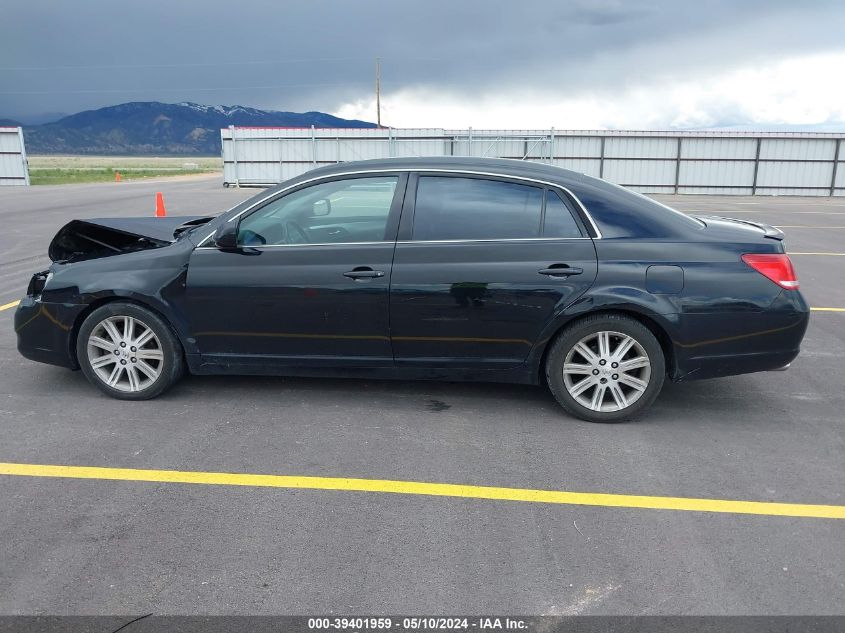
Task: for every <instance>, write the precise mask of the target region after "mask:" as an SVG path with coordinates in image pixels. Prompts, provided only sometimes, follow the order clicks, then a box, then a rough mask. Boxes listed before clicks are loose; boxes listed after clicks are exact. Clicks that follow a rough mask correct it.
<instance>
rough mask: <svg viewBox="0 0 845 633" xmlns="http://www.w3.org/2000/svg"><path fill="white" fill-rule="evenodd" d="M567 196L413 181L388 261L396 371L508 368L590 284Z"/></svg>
mask: <svg viewBox="0 0 845 633" xmlns="http://www.w3.org/2000/svg"><path fill="white" fill-rule="evenodd" d="M570 205H571V203H570V202H569V201H568V198H566V197H565V193H564V192H561V191H557V190H555V188H553V187H548V186H545V185H543V184H537V183H532V182H525V181H519V180H509V179H505V178H495V177H486V176H478V175H467V174H435V173H429V174H426V173H421V174H419V175H417V176H412V177H411V181H410V183H409V186H408V193H407V195H406V200H405V207H404V209H403V213H402V225H401V227H400V233H399V240H398V241H397V244H396V253H395V255H394V261H393V274H392V280H391V293H390V315H391V317H390V325H391V338H392V341H393V351H394V357H395V359H396V363H397V365H419V366H429V367H431V366H440V367H450V366H452V367H454V366H461V367H483V368H495V367H510V366H517V365H519V364H521V363H523V362H524V361H525V359H526V358H527V356H528V353H529V351H530V350H531V348H532V346H533V345H534V344H535V343H536V342H537V340H538V338H539V336H540V332H541V331H542V329H543V327H544V326H545V325H546V324H547V323H548V322H549V321H550V320H551V319H552V318H553V315H554V314H555V313H556V311H559V310H560V309H562V308H563V307H565V306H566V305H568V304H570V303H572V302H573V301H575V300H576V299H577V298H578V297H579V296H580V295H581V294H583V293H584V292H585V291H586V290H587V288H589V287H590V285H591V284H592V283H593V280H594V279H595V277H596V270H597V266H596V251H595V248H594V246H593V242H592V240H591V239H590V238H589V237H588V233H587V231H586V228H585V227H584V225H583V223H582V221H581V219H580V218H579V217H578V216H577V214H575V213H573V209H572V208H571V206H570Z"/></svg>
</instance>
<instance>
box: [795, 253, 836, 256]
mask: <svg viewBox="0 0 845 633" xmlns="http://www.w3.org/2000/svg"><path fill="white" fill-rule="evenodd" d="M787 255H789V256H790V257H792V256H793V255H829V256H830V257H845V253H787Z"/></svg>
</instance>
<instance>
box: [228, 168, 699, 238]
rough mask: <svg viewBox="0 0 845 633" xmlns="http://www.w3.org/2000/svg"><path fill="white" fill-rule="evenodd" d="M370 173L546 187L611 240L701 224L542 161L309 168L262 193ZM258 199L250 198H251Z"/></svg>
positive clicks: (680, 231) (685, 230) (679, 233)
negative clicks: (439, 174) (480, 178)
mask: <svg viewBox="0 0 845 633" xmlns="http://www.w3.org/2000/svg"><path fill="white" fill-rule="evenodd" d="M368 170H373V171H393V170H395V171H425V170H448V171H466V172H479V173H481V174H485V173H486V174H493V175H501V176H506V177H507V176H511V177H514V178H526V179H529V180H538V181H544V182H548V183H552V184H553V185H556V186H558V187H562V188H564V189H565V190H566V191H568V192H569V193H570V194H572V195H573V196H575V198H576V200H577V202H578V204H579V205H580V206H581V207H582V208H583V210H584V211H585V212H586V214H587V216H588V219H589V221H590V223H592V224H593V225H594V227H596V228H597V229H598V231H597V233H598V235H600V236H611V237H636V238H645V237H683V236H684V235H689V233H690V231H691V230H693V229H698V228H700V227H701V226H702V223H701V222H699V221H697V220H693V219H691V218H688V217H686V216H685V215H684V214H683V213H681V212H679V211H675V210H674V209H670V208H668V207H666V206H664V205H662V204H660V203H658V202H656V201H654V200H651V199H649V198H646V197H645V196H642V195H640V194H637V193H635V192H633V191H631V190H629V189H625V188H623V187H620V186H618V185H615V184H611V183H610V182H607V181H605V180H602V179H600V178H594V177H592V176H587V175H585V174H581V173H578V172H575V171H571V170H569V169H563V168H562V167H556V166H554V165H548V164H544V163H537V162H533V161H527V160H518V159H509V158H475V157H468V156H426V157H404V158H379V159H374V160H361V161H351V162H346V163H336V164H331V165H325V166H322V167H317V168H315V169H310V170H308V171H306V172H304V173H302V174H300V175H299V176H296V177H294V178H291V179H290V180H287V181H285V182H283V183H281V184H279V185H277V186H276V187H272V188H270V189H269V190H267V191H266V192H265V193H264V194H262V196H261V197H262V198H265V199H266V198H267V197H269V196H272V195H274V194H275V193H278V192H280V191H284V190H286V189H289V188H291V187H295V186H297V185H298V184H300V183H305V182H308V181H311V180H314V179H318V178H326V177H331V176H332V175H335V174H338V175H340V174H346V173H351V172H365V171H368ZM258 198H259V197H258V196H256V199H258ZM256 199H250V200H247V201H244V202H242V203H241V204H240V205H238V206H237V207H235V208H234V209H232V210H231V212H232V213H233V214H236V213H238V212H240V211H242V210H243V209H246V208H248V207H250V206H251V205H252V204H254V202H255V201H256Z"/></svg>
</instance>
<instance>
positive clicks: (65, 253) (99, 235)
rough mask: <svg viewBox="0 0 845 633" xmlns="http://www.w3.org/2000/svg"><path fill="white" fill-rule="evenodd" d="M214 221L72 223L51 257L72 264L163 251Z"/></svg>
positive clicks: (52, 244)
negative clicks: (180, 237)
mask: <svg viewBox="0 0 845 633" xmlns="http://www.w3.org/2000/svg"><path fill="white" fill-rule="evenodd" d="M211 219H212V218H210V217H202V216H189V217H185V216H182V217H168V218H106V219H98V220H72V221H71V222H68V223H67V224H66V225H64V226H63V227H62V228H61V229H60V230H59V232H58V233H56V236H55V237H54V238H53V241H52V242H50V247H49V248H48V250H47V254H48V255H49V256H50V259H51V260H52V261H54V262H63V263H71V262H78V261H84V260H88V259H98V258H100V257H109V256H112V255H120V254H123V253H134V252H136V251H143V250H148V249H152V248H161V247H162V246H167V245H169V244H172V243H173V242H175V241H176V240H177V239H178V238H179V236H180V235H182V234H183V233H185V232H186V231H189V230H191V229H193V228H196V227H197V226H201V225H203V224H205V223H206V222H208V221H209V220H211Z"/></svg>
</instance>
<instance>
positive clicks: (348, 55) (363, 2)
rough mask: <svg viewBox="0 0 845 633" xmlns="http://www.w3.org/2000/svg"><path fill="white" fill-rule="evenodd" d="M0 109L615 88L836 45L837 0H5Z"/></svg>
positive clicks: (321, 105)
mask: <svg viewBox="0 0 845 633" xmlns="http://www.w3.org/2000/svg"><path fill="white" fill-rule="evenodd" d="M4 5H5V6H4V7H3V9H2V17H0V117H2V116H13V117H21V118H27V117H34V116H38V115H39V114H41V113H44V112H74V111H77V110H80V109H86V108H92V107H100V106H103V105H109V104H114V103H119V102H124V101H133V100H158V101H183V100H190V101H197V102H201V103H215V104H216V103H225V104H234V103H238V104H244V105H252V106H257V107H266V108H275V109H291V110H306V109H319V110H331V109H333V108H336V107H337V106H338V105H340V104H341V103H343V102H344V101H352V100H356V99H360V98H364V97H366V96H368V95H369V94H371V92H372V83H373V63H374V62H373V60H374V58H376V57H381V58H382V65H383V71H382V74H383V88H384V90H385V91H386V92H390V91H396V90H399V89H402V88H406V87H423V88H432V89H436V90H438V91H442V92H448V93H451V94H457V95H462V96H465V97H466V98H467V99H471V98H472V97H473V96H474V95H477V94H480V93H490V92H499V93H508V92H509V91H513V92H514V94H517V93H519V92H520V91H532V90H533V91H536V90H543V89H545V90H549V91H551V92H555V93H560V94H562V95H567V94H568V95H572V94H575V93H583V92H589V93H592V94H601V93H605V92H612V91H613V90H614V89H616V88H618V87H620V86H623V85H636V84H642V83H648V82H649V81H654V80H657V79H661V80H666V79H667V78H668V79H670V80H671V78H673V77H677V78H683V79H690V78H691V77H692V78H694V77H695V76H696V75H697V74H698V73H701V74H704V73H707V72H712V71H713V70H717V71H718V70H729V69H731V68H734V67H736V66H738V65H742V64H745V65H747V64H754V63H762V62H764V61H771V60H773V59H777V58H782V57H786V56H790V55H796V54H802V53H811V52H817V51H826V50H835V49H840V50H841V48H842V43H841V24H842V23H843V17H845V5H843V3H841V2H835V1H812V0H811V1H807V2H803V3H800V4H798V3H795V2H794V1H791V0H790V1H777V0H770V1H768V2H763V1H756V0H749V1H746V2H743V1H736V0H734V1H730V0H712V1H702V0H699V1H694V2H682V1H679V0H675V1H672V0H642V1H639V0H631V1H623V0H618V1H614V0H605V1H593V2H587V1H583V2H566V1H555V0H549V1H530V0H520V1H515V0H508V1H495V0H493V1H491V0H486V1H480V0H472V1H459V0H449V1H443V0H426V2H413V3H411V2H402V1H398V0H394V1H385V2H375V1H372V0H357V1H356V2H328V1H311V2H304V1H300V2H278V1H248V0H243V1H240V2H233V1H232V0H226V1H225V2H224V1H221V0H204V1H203V2H179V1H175V0H170V1H168V2H162V1H159V0H149V1H146V2H138V3H119V2H114V1H113V0H109V1H100V0H91V1H86V0H81V1H79V2H73V3H70V2H39V1H38V0H23V1H17V0H11V2H8V1H7V2H5V3H4Z"/></svg>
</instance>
